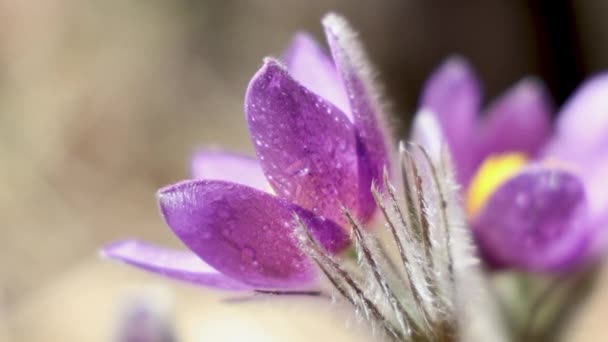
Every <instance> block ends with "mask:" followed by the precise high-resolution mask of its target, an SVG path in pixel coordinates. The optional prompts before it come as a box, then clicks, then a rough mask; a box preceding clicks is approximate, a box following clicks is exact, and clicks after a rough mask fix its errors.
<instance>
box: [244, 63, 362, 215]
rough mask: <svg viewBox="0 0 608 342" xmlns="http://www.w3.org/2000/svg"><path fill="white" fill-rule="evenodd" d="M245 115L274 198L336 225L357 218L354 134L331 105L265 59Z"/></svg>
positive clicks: (251, 88) (253, 83) (250, 90)
mask: <svg viewBox="0 0 608 342" xmlns="http://www.w3.org/2000/svg"><path fill="white" fill-rule="evenodd" d="M245 112H246V115H247V121H248V124H249V132H250V135H251V139H252V140H253V142H254V145H255V149H256V153H257V155H258V158H259V159H260V163H261V164H262V168H263V169H264V173H265V174H266V177H267V178H268V181H269V182H270V184H271V185H272V187H273V188H274V190H275V191H276V193H277V194H278V195H279V196H280V197H282V198H285V199H287V200H289V201H290V202H293V203H295V204H297V205H299V206H301V207H303V208H306V209H309V210H312V211H313V212H314V213H315V214H317V215H321V216H324V217H327V218H329V219H331V220H334V221H335V222H343V220H344V219H343V217H342V213H341V210H340V208H341V205H344V206H346V207H347V208H350V209H351V210H353V211H354V212H356V213H360V209H359V208H360V204H359V197H358V174H357V153H356V147H355V133H354V129H353V127H352V124H351V123H350V122H349V121H348V119H347V118H346V116H345V115H344V114H343V113H342V112H341V111H340V110H339V109H337V108H336V107H334V106H333V105H332V104H330V103H328V102H326V101H325V100H324V99H322V98H321V97H319V96H317V95H315V94H313V93H311V92H310V91H308V90H307V89H306V88H304V87H303V86H301V85H300V84H298V83H297V82H296V81H295V80H294V79H292V78H291V77H290V76H289V75H288V74H287V71H286V70H285V69H284V68H283V67H282V66H280V65H279V64H278V63H277V62H275V61H273V60H270V59H267V60H266V61H265V63H264V66H263V67H262V68H261V69H260V70H259V71H258V72H257V74H256V75H255V76H254V77H253V79H252V80H251V82H250V83H249V88H248V89H247V94H246V95H245Z"/></svg>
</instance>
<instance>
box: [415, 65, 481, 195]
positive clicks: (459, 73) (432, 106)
mask: <svg viewBox="0 0 608 342" xmlns="http://www.w3.org/2000/svg"><path fill="white" fill-rule="evenodd" d="M480 101H481V90H480V86H479V81H478V80H477V77H476V75H475V73H474V72H473V70H472V68H471V67H470V65H469V64H468V63H467V62H466V61H465V60H464V59H462V58H460V57H451V58H450V59H448V60H447V61H446V62H444V63H443V64H442V65H441V66H440V67H439V69H438V70H437V71H435V72H434V73H433V74H432V75H431V77H430V78H429V80H428V81H427V82H426V84H425V85H424V89H423V91H422V101H421V103H420V106H421V108H423V109H427V110H430V111H431V112H433V113H435V115H437V119H438V121H439V124H440V126H441V128H442V131H443V134H444V135H445V139H446V141H447V144H448V146H449V147H450V152H451V154H452V157H453V160H454V166H455V168H456V171H457V176H458V180H459V181H460V183H461V184H463V185H466V184H468V182H469V180H470V179H471V177H472V176H473V174H474V172H475V169H476V168H477V165H478V163H479V161H480V158H479V157H478V156H477V155H476V153H475V150H474V146H475V145H476V141H475V136H476V125H477V113H478V111H479V104H480Z"/></svg>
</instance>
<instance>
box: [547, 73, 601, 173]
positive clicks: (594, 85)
mask: <svg viewBox="0 0 608 342" xmlns="http://www.w3.org/2000/svg"><path fill="white" fill-rule="evenodd" d="M607 99H608V73H604V74H601V75H599V76H596V77H594V78H592V79H591V80H589V81H587V82H585V83H584V84H583V85H582V86H580V87H579V89H578V90H577V91H576V92H575V94H574V95H573V96H572V97H571V98H570V99H569V100H568V101H567V102H566V104H565V105H564V107H563V109H562V110H561V113H560V114H559V116H558V118H557V125H556V126H557V127H556V134H555V135H554V139H553V141H552V143H551V144H550V145H549V147H548V149H547V151H545V155H547V156H549V157H554V158H558V159H560V160H565V161H572V162H576V161H578V160H581V159H588V158H590V157H591V158H593V157H597V156H598V155H604V154H605V151H606V148H607V147H608V101H607Z"/></svg>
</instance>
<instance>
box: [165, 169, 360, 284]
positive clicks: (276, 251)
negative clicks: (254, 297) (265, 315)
mask: <svg viewBox="0 0 608 342" xmlns="http://www.w3.org/2000/svg"><path fill="white" fill-rule="evenodd" d="M158 201H159V204H160V208H161V212H162V214H163V216H164V218H165V220H166V222H167V224H168V225H169V227H170V228H171V229H172V230H173V232H174V233H175V234H176V235H177V236H178V237H179V238H180V239H181V240H182V241H183V242H184V244H185V245H186V246H188V248H190V249H191V250H192V251H193V252H194V253H195V254H197V255H198V256H199V257H200V258H201V259H203V260H204V261H205V262H206V263H208V264H209V265H211V266H212V267H213V268H215V269H216V270H218V271H220V272H222V273H223V274H225V275H226V276H228V277H230V278H233V279H236V280H238V281H241V282H243V283H246V284H248V285H250V286H252V287H256V288H264V289H294V288H302V287H306V286H309V285H310V284H311V283H312V282H313V280H314V279H315V272H314V270H313V268H312V265H311V263H310V261H309V260H308V259H307V257H306V256H305V255H303V254H302V253H301V251H300V249H299V248H298V245H297V241H296V239H295V237H294V235H293V230H292V227H291V223H292V222H293V215H294V213H298V215H300V217H302V219H303V220H305V222H306V223H307V225H308V226H309V227H310V229H311V231H312V233H313V235H314V236H315V237H316V238H317V239H318V240H319V242H320V243H321V244H322V245H323V246H324V247H325V248H326V249H328V250H330V251H334V252H335V251H338V250H341V249H343V248H344V247H346V246H347V244H348V237H347V236H346V234H345V232H344V231H343V229H342V228H341V227H339V226H338V225H337V224H335V223H333V222H331V221H329V220H326V221H321V220H319V219H317V218H315V217H314V215H313V214H312V213H310V212H309V211H305V210H303V209H301V208H297V207H295V206H294V205H293V204H291V203H289V202H287V201H285V200H282V199H280V198H277V197H274V196H272V195H270V194H268V193H265V192H262V191H259V190H256V189H253V188H250V187H247V186H243V185H239V184H234V183H229V182H224V181H212V180H196V181H185V182H181V183H178V184H175V185H172V186H169V187H167V188H164V189H161V190H160V191H159V192H158Z"/></svg>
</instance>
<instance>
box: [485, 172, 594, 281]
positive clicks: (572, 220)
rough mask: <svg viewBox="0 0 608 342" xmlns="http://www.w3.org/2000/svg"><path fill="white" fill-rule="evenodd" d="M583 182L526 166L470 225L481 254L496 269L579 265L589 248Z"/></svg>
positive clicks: (559, 173) (542, 269)
mask: <svg viewBox="0 0 608 342" xmlns="http://www.w3.org/2000/svg"><path fill="white" fill-rule="evenodd" d="M585 196H586V195H585V190H584V187H583V184H582V182H581V181H580V180H579V179H578V178H577V177H576V176H575V175H574V174H572V173H569V172H565V171H560V170H555V169H547V168H541V167H531V168H530V169H528V170H526V171H524V172H521V173H520V174H518V175H517V176H514V177H513V178H512V179H510V180H509V181H507V182H506V183H504V184H503V185H502V186H500V187H499V188H498V190H496V192H495V193H494V194H493V195H492V197H490V199H489V200H488V203H487V204H486V205H485V207H484V208H483V209H482V211H481V212H480V214H479V215H478V216H477V217H476V218H475V220H474V229H475V231H474V232H475V236H476V238H477V240H478V241H479V245H480V247H481V249H482V252H483V254H485V255H486V256H488V257H489V258H490V260H492V261H496V262H498V264H499V265H503V266H507V267H516V268H523V269H526V270H530V271H555V270H560V269H563V268H566V267H569V266H571V265H574V264H576V263H578V262H580V261H581V260H582V259H583V258H584V254H585V249H586V247H587V244H588V243H589V236H590V234H589V233H590V229H589V225H588V223H589V222H588V220H587V203H586V197H585Z"/></svg>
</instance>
